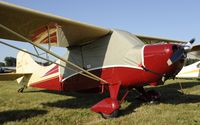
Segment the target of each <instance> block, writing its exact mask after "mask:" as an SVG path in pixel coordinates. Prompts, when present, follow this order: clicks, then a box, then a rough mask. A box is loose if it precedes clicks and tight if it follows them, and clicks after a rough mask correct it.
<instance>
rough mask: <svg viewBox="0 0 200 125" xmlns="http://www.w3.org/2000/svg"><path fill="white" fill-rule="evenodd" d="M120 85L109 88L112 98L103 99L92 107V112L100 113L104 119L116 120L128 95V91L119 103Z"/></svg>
mask: <svg viewBox="0 0 200 125" xmlns="http://www.w3.org/2000/svg"><path fill="white" fill-rule="evenodd" d="M119 90H120V84H112V85H110V86H109V92H110V97H109V98H106V99H103V100H102V101H100V102H98V103H97V104H96V105H94V106H92V108H91V110H92V111H94V112H97V113H100V114H101V115H102V117H103V118H105V119H107V118H115V117H117V116H118V114H119V109H120V105H121V103H122V102H123V100H124V99H125V97H126V96H127V95H128V91H127V92H126V93H125V94H124V96H123V98H122V99H121V100H120V101H118V93H119Z"/></svg>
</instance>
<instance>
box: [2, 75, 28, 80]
mask: <svg viewBox="0 0 200 125" xmlns="http://www.w3.org/2000/svg"><path fill="white" fill-rule="evenodd" d="M27 75H31V73H1V74H0V81H13V80H16V79H18V78H20V77H23V76H27Z"/></svg>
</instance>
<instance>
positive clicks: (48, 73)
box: [43, 65, 58, 77]
mask: <svg viewBox="0 0 200 125" xmlns="http://www.w3.org/2000/svg"><path fill="white" fill-rule="evenodd" d="M57 72H58V65H56V66H54V67H53V68H52V69H50V70H49V71H48V72H47V73H45V74H44V76H48V75H51V74H54V73H57ZM44 76H43V77H44Z"/></svg>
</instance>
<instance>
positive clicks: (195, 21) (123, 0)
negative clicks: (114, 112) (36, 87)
mask: <svg viewBox="0 0 200 125" xmlns="http://www.w3.org/2000/svg"><path fill="white" fill-rule="evenodd" d="M0 1H6V2H9V3H13V4H16V5H20V6H24V7H28V8H31V9H35V10H39V11H42V12H46V13H51V14H54V15H58V16H62V17H65V18H70V19H72V20H76V21H80V22H84V23H88V24H93V25H97V26H100V27H105V28H110V29H122V30H126V31H128V32H131V33H133V34H141V35H148V36H156V37H163V38H169V39H177V40H185V41H188V40H190V39H192V38H196V41H197V42H199V43H200V7H199V6H200V1H199V0H98V1H97V0H0ZM7 42H9V43H11V44H12V45H15V46H18V47H21V48H26V49H28V50H30V51H33V49H32V48H31V47H30V46H28V45H26V44H23V43H16V42H13V41H7ZM52 50H53V51H54V52H56V53H57V54H59V55H63V54H64V53H65V52H66V49H58V48H53V49H52ZM0 52H1V54H0V61H3V60H4V58H5V57H6V56H13V57H16V54H17V51H16V50H14V49H12V48H9V47H6V46H4V45H0Z"/></svg>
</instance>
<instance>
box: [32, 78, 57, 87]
mask: <svg viewBox="0 0 200 125" xmlns="http://www.w3.org/2000/svg"><path fill="white" fill-rule="evenodd" d="M30 86H31V87H34V88H43V89H47V90H61V84H60V82H59V76H56V77H52V78H50V79H46V80H42V81H39V82H37V83H32V84H31V85H30Z"/></svg>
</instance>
